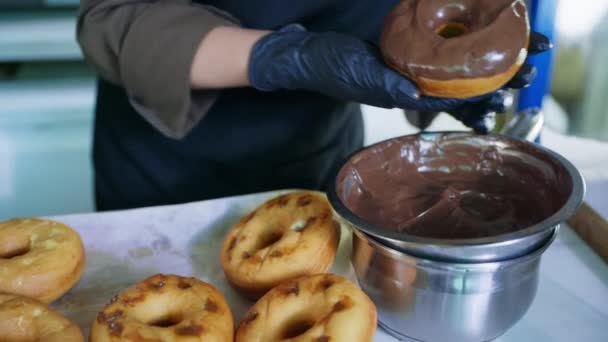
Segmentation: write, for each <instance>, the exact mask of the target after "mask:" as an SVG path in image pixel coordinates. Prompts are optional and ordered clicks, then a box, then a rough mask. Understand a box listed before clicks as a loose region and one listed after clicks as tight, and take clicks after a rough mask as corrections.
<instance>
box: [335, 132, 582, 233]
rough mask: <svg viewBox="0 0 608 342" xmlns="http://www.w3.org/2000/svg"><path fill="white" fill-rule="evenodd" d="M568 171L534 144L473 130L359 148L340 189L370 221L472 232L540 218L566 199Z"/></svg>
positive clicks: (416, 229) (408, 229)
mask: <svg viewBox="0 0 608 342" xmlns="http://www.w3.org/2000/svg"><path fill="white" fill-rule="evenodd" d="M571 189H572V181H571V179H570V177H569V175H568V172H567V170H566V169H565V168H564V167H563V166H561V164H559V163H558V162H557V161H556V160H554V159H553V158H552V157H550V156H549V155H548V154H546V153H543V152H542V151H541V150H540V149H537V148H536V147H534V146H533V145H532V144H528V143H524V142H518V141H514V140H510V139H506V138H504V137H500V136H476V135H473V134H470V133H451V134H423V135H413V136H406V137H401V138H396V139H393V140H389V141H386V142H383V143H380V144H377V145H374V146H372V147H369V148H367V149H364V150H362V151H361V152H359V153H357V154H355V155H354V156H353V157H351V158H350V160H349V161H348V162H347V163H346V164H345V165H344V166H343V167H342V169H341V170H340V172H339V173H338V176H337V179H336V190H337V194H338V197H339V198H340V200H341V201H342V203H343V204H344V205H345V206H346V207H347V208H348V209H349V210H350V211H351V212H353V213H354V214H355V215H357V216H359V217H360V218H362V219H364V220H365V221H367V222H369V223H371V224H374V225H376V226H378V227H381V228H384V229H387V230H397V231H402V232H405V233H407V234H410V235H414V236H420V237H428V238H445V239H467V238H480V237H489V236H495V235H499V234H503V233H508V232H513V231H517V230H520V229H522V228H526V227H529V226H531V225H533V224H536V223H538V222H540V221H542V220H544V219H546V218H548V217H549V216H551V215H552V214H554V213H555V212H557V211H558V210H559V209H560V208H561V207H562V206H563V205H564V204H565V202H566V201H567V198H568V194H569V193H570V190H571Z"/></svg>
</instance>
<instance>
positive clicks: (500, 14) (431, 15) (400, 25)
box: [380, 0, 530, 80]
mask: <svg viewBox="0 0 608 342" xmlns="http://www.w3.org/2000/svg"><path fill="white" fill-rule="evenodd" d="M446 26H455V27H462V28H464V29H465V31H466V32H464V34H463V35H460V36H457V37H452V38H445V37H444V36H442V35H441V34H440V33H438V31H440V30H441V28H442V27H446ZM529 32H530V27H529V23H528V12H527V9H526V5H525V3H524V1H523V0H449V1H447V0H403V1H401V3H400V4H399V5H397V6H396V7H395V9H394V10H393V11H392V12H391V13H390V14H389V15H388V17H387V18H386V21H385V24H384V31H383V33H382V37H381V40H380V48H381V50H382V53H383V55H384V58H385V60H386V62H387V63H388V64H389V65H391V66H393V67H395V68H396V69H398V70H399V71H401V72H403V73H405V74H406V75H408V76H410V77H425V78H429V79H434V80H451V79H463V78H465V79H470V78H481V77H489V76H494V75H497V74H500V73H503V72H506V71H507V70H508V69H509V68H510V67H511V66H512V65H514V64H521V63H522V62H523V60H524V59H525V58H526V56H527V49H526V48H527V46H528V36H529Z"/></svg>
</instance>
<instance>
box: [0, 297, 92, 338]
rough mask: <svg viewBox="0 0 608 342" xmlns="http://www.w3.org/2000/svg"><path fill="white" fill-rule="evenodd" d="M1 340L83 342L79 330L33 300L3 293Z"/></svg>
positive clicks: (0, 304)
mask: <svg viewBox="0 0 608 342" xmlns="http://www.w3.org/2000/svg"><path fill="white" fill-rule="evenodd" d="M0 341H2V342H30V341H37V342H83V341H84V336H82V332H81V331H80V329H79V328H78V327H77V326H76V325H75V324H73V323H72V322H70V321H69V320H67V319H66V318H65V317H63V316H61V315H60V314H58V313H57V312H55V311H53V310H51V309H49V308H48V307H46V305H44V304H42V303H40V302H38V301H36V300H34V299H30V298H25V297H20V296H15V295H9V294H1V293H0Z"/></svg>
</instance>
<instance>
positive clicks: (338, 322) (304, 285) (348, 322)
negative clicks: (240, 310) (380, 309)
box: [235, 274, 377, 342]
mask: <svg viewBox="0 0 608 342" xmlns="http://www.w3.org/2000/svg"><path fill="white" fill-rule="evenodd" d="M376 323H377V315H376V307H375V306H374V304H373V303H372V301H371V300H370V299H369V298H368V297H367V295H365V293H363V291H361V290H360V289H359V288H358V287H357V286H355V284H353V283H351V282H350V281H348V280H346V279H345V278H342V277H339V276H336V275H332V274H321V275H314V276H309V277H303V278H299V279H296V280H293V281H290V282H287V283H284V284H281V285H279V286H277V287H275V288H274V289H272V290H270V291H269V292H268V293H267V294H266V295H264V296H263V297H262V298H261V299H260V300H259V301H258V302H257V303H256V304H255V305H254V306H253V307H252V308H251V309H250V310H249V311H248V312H247V314H246V315H245V317H244V318H243V319H242V320H241V322H240V324H239V327H238V329H237V332H236V339H235V341H236V342H274V341H284V340H289V341H302V342H304V341H315V342H329V341H340V342H341V341H348V342H371V341H372V340H373V337H374V333H375V331H376Z"/></svg>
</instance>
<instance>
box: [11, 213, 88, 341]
mask: <svg viewBox="0 0 608 342" xmlns="http://www.w3.org/2000/svg"><path fill="white" fill-rule="evenodd" d="M84 265H85V254H84V248H83V245H82V241H81V239H80V236H79V235H78V233H76V232H75V231H74V230H72V229H71V228H70V227H68V226H66V225H64V224H61V223H59V222H54V221H49V220H41V219H15V220H10V221H5V222H0V341H3V342H4V341H8V342H13V341H41V342H51V341H53V342H54V341H57V342H59V341H61V342H82V341H84V337H83V335H82V332H81V331H80V329H79V328H78V327H77V326H76V325H75V324H74V323H72V322H70V321H69V320H68V319H66V318H64V317H63V316H61V315H60V314H59V313H57V312H55V311H53V310H51V309H50V308H49V307H48V306H47V305H48V304H50V303H52V302H53V301H55V300H56V299H58V298H59V297H61V296H62V295H63V294H65V293H66V292H67V291H69V290H70V289H71V288H72V287H73V286H74V285H75V284H76V282H77V281H78V280H79V279H80V276H81V275H82V272H83V270H84Z"/></svg>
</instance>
